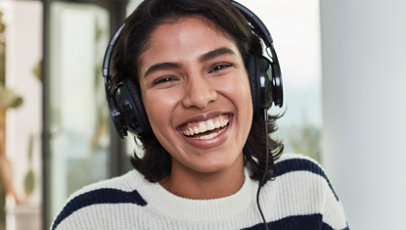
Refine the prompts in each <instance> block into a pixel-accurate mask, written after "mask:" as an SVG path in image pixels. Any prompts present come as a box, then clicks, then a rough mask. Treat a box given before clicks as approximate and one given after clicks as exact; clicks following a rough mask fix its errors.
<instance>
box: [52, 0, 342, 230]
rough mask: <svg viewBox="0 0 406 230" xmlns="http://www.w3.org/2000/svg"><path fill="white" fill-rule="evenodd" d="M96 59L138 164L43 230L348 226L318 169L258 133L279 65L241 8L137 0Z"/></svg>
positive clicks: (274, 99) (278, 97)
mask: <svg viewBox="0 0 406 230" xmlns="http://www.w3.org/2000/svg"><path fill="white" fill-rule="evenodd" d="M244 18H246V20H244ZM261 40H262V42H264V43H265V44H266V46H267V48H269V49H270V50H271V51H270V53H271V57H270V59H268V58H266V57H264V56H263V55H262V46H261ZM113 48H114V50H113ZM106 54H107V55H106V57H105V64H104V77H105V82H106V93H107V99H108V102H109V106H110V112H111V115H112V118H113V121H114V123H115V125H116V128H117V130H118V132H119V133H120V135H122V136H124V135H127V131H130V132H132V133H134V134H135V135H136V136H137V138H139V139H140V140H141V142H142V144H143V147H144V155H143V157H138V156H137V155H136V154H134V157H133V159H132V163H133V166H134V168H135V169H136V171H131V172H129V173H127V174H125V175H123V176H121V177H119V178H114V179H111V180H109V181H104V182H101V183H98V184H94V185H90V186H88V187H86V188H83V189H81V190H80V191H78V192H77V193H75V194H74V195H73V196H72V198H71V199H70V201H69V202H68V203H67V205H66V206H65V208H64V209H63V210H62V211H61V213H60V214H59V215H58V216H57V218H56V219H55V221H54V224H53V227H52V228H53V229H70V228H73V227H75V228H77V227H78V226H79V227H80V228H83V229H94V228H101V229H168V228H171V229H259V228H261V227H264V228H265V229H268V228H271V229H346V228H347V225H346V222H345V217H344V213H343V209H342V207H341V203H340V202H339V200H338V198H337V196H336V194H335V192H334V190H333V189H332V186H331V184H330V183H329V181H328V179H327V177H326V175H325V174H324V172H323V170H322V169H321V168H320V166H319V165H318V164H317V163H316V162H314V161H312V160H310V159H307V158H304V157H301V156H293V155H288V154H284V155H283V156H281V153H282V151H283V144H282V143H280V142H279V141H278V140H275V139H272V138H271V137H270V135H269V134H270V133H272V132H274V131H275V130H276V128H275V120H276V119H277V118H278V117H273V116H269V115H268V114H267V110H268V109H269V107H270V106H271V105H272V104H275V105H277V106H281V105H282V103H283V94H282V82H281V78H280V70H279V63H278V59H277V56H276V53H275V50H274V48H273V45H272V38H271V37H270V34H269V32H268V31H267V30H266V28H265V27H264V26H263V24H262V23H261V22H260V20H259V19H258V18H257V17H256V16H255V15H253V14H252V13H251V12H250V11H249V10H248V9H246V8H245V7H243V6H241V5H239V4H238V3H236V2H230V1H227V0H206V1H201V0H188V1H185V0H172V1H165V0H146V1H144V2H143V3H142V4H141V5H140V6H139V7H138V8H137V9H136V10H135V11H134V13H133V14H132V15H131V16H130V17H129V18H127V19H126V22H125V23H124V24H123V26H122V27H121V28H120V30H119V31H118V32H117V33H116V34H115V36H114V37H113V40H112V42H111V43H110V46H109V47H108V49H107V52H106ZM110 59H111V60H112V63H111V65H112V67H113V68H112V71H111V73H110ZM271 178H273V180H270V179H271ZM260 191H262V193H260ZM297 201H299V202H297ZM261 206H262V207H263V209H262V208H261ZM84 217H85V218H84Z"/></svg>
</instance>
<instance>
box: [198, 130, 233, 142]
mask: <svg viewBox="0 0 406 230" xmlns="http://www.w3.org/2000/svg"><path fill="white" fill-rule="evenodd" d="M225 129H226V128H223V129H221V130H219V131H217V132H214V133H210V134H207V135H203V136H200V137H192V139H197V140H209V139H212V138H214V137H216V136H218V135H219V134H220V133H222V132H223V131H224V130H225Z"/></svg>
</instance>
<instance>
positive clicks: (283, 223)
mask: <svg viewBox="0 0 406 230" xmlns="http://www.w3.org/2000/svg"><path fill="white" fill-rule="evenodd" d="M267 224H268V228H269V229H272V230H304V229H305V230H334V229H333V228H332V227H331V226H330V225H328V224H326V223H324V222H323V220H322V215H320V214H312V215H301V216H289V217H285V218H283V219H280V220H276V221H272V222H269V223H267ZM262 229H264V225H263V223H260V224H256V225H254V226H252V227H249V228H244V229H242V230H262ZM342 230H349V228H348V227H346V228H344V229H342Z"/></svg>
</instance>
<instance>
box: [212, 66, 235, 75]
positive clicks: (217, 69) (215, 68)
mask: <svg viewBox="0 0 406 230" xmlns="http://www.w3.org/2000/svg"><path fill="white" fill-rule="evenodd" d="M232 66H233V64H219V65H215V66H214V67H213V68H211V69H210V71H209V73H213V72H216V71H220V70H222V69H225V68H229V67H232Z"/></svg>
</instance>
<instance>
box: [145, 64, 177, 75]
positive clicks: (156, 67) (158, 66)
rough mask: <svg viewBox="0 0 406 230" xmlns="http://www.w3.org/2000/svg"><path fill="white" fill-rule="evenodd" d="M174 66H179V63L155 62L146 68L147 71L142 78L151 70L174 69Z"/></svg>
mask: <svg viewBox="0 0 406 230" xmlns="http://www.w3.org/2000/svg"><path fill="white" fill-rule="evenodd" d="M176 68H179V64H177V63H174V62H163V63H158V64H155V65H152V66H151V67H149V68H148V70H147V71H145V74H144V78H146V77H148V75H149V74H150V73H151V72H154V71H159V70H167V69H176Z"/></svg>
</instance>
